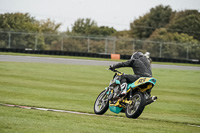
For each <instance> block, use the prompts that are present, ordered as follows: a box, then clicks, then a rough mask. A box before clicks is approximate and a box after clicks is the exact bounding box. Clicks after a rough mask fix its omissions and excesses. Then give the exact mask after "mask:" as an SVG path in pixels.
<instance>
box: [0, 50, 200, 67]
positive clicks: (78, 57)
mask: <svg viewBox="0 0 200 133" xmlns="http://www.w3.org/2000/svg"><path fill="white" fill-rule="evenodd" d="M0 55H19V56H35V57H53V58H66V59H86V60H101V61H118V62H124V61H126V60H111V59H107V58H94V57H80V56H59V55H43V54H24V53H12V52H0ZM153 64H163V65H177V66H196V67H200V64H190V63H172V62H154V61H153Z"/></svg>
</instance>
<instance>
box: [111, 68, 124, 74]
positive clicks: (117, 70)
mask: <svg viewBox="0 0 200 133" xmlns="http://www.w3.org/2000/svg"><path fill="white" fill-rule="evenodd" d="M108 70H110V71H113V72H117V73H122V72H120V71H118V70H115V69H114V70H113V69H109V68H108Z"/></svg>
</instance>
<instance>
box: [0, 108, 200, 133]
mask: <svg viewBox="0 0 200 133" xmlns="http://www.w3.org/2000/svg"><path fill="white" fill-rule="evenodd" d="M198 131H199V128H198V127H193V126H189V125H186V124H181V123H171V122H165V121H156V120H145V119H137V120H133V119H127V118H117V117H105V116H87V115H80V114H69V113H58V112H49V111H38V110H25V109H19V108H12V107H0V132H1V133H5V132H6V133H122V132H125V133H133V132H134V133H188V132H190V133H197V132H198Z"/></svg>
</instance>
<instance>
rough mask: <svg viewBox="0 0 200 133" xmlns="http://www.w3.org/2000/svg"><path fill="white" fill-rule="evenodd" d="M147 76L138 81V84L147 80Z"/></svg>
mask: <svg viewBox="0 0 200 133" xmlns="http://www.w3.org/2000/svg"><path fill="white" fill-rule="evenodd" d="M145 80H146V78H142V79H140V80H139V81H138V84H140V83H143V82H145Z"/></svg>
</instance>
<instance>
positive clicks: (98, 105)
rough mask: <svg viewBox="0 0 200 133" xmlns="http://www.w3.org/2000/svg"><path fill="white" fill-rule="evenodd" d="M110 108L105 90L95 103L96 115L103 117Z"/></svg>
mask: <svg viewBox="0 0 200 133" xmlns="http://www.w3.org/2000/svg"><path fill="white" fill-rule="evenodd" d="M108 107H109V100H108V95H106V90H104V91H102V92H101V93H100V94H99V96H98V97H97V99H96V101H95V103H94V113H95V114H98V115H102V114H104V113H105V112H106V111H107V110H108Z"/></svg>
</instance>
